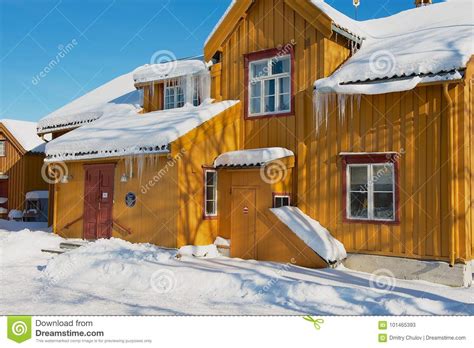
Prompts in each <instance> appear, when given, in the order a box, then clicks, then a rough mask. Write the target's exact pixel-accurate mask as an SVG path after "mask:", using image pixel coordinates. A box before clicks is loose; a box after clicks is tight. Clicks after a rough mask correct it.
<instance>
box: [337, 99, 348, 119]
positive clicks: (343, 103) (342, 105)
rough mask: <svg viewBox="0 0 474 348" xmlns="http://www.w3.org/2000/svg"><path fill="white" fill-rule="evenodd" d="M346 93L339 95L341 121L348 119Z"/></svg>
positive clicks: (338, 103) (338, 104)
mask: <svg viewBox="0 0 474 348" xmlns="http://www.w3.org/2000/svg"><path fill="white" fill-rule="evenodd" d="M346 99H347V95H346V94H338V95H337V107H338V111H339V122H341V123H344V121H345V120H346Z"/></svg>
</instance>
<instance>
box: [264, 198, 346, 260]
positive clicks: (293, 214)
mask: <svg viewBox="0 0 474 348" xmlns="http://www.w3.org/2000/svg"><path fill="white" fill-rule="evenodd" d="M270 211H271V212H272V213H273V214H275V216H276V217H277V218H278V219H279V220H280V221H281V222H283V223H284V224H285V225H286V226H288V228H289V229H290V230H291V231H293V233H294V234H296V235H297V236H298V237H299V238H300V239H301V240H302V241H303V242H304V243H305V244H306V245H308V246H309V247H310V248H311V249H312V250H313V251H314V252H315V253H316V254H318V255H319V256H320V257H321V258H322V259H323V260H325V261H326V262H327V263H328V264H330V265H332V264H335V263H338V262H339V261H341V260H343V259H345V258H346V257H347V253H346V249H345V248H344V245H343V244H342V243H341V242H339V241H338V240H337V239H336V238H334V237H333V236H331V233H329V231H328V230H327V229H326V228H324V227H323V226H321V224H320V223H319V222H318V221H316V220H313V219H312V218H310V217H309V216H308V215H306V214H305V213H303V212H302V211H301V210H300V209H299V208H297V207H281V208H272V209H270Z"/></svg>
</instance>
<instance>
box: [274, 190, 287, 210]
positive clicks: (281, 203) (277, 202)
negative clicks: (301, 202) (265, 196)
mask: <svg viewBox="0 0 474 348" xmlns="http://www.w3.org/2000/svg"><path fill="white" fill-rule="evenodd" d="M290 203H291V198H290V195H289V194H286V193H274V194H273V208H281V207H287V206H289V205H290Z"/></svg>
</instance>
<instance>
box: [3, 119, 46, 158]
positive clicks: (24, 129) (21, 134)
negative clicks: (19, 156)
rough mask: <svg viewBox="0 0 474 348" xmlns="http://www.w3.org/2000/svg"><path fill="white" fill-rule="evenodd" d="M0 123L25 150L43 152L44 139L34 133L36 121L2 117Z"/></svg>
mask: <svg viewBox="0 0 474 348" xmlns="http://www.w3.org/2000/svg"><path fill="white" fill-rule="evenodd" d="M0 123H1V124H3V126H4V127H5V128H6V129H7V130H8V132H10V134H11V135H12V136H13V137H14V138H15V140H16V141H17V142H18V144H20V145H21V147H22V148H23V150H25V152H32V153H44V148H45V141H44V140H43V139H41V138H40V137H39V136H38V135H37V134H36V122H27V121H19V120H10V119H2V120H0Z"/></svg>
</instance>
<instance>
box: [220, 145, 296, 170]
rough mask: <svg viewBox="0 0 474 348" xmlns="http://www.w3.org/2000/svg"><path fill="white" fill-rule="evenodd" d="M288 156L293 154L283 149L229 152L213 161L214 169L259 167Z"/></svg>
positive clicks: (271, 148) (267, 148)
mask: <svg viewBox="0 0 474 348" xmlns="http://www.w3.org/2000/svg"><path fill="white" fill-rule="evenodd" d="M290 156H294V153H293V152H292V151H290V150H288V149H285V148H283V147H266V148H259V149H250V150H239V151H230V152H226V153H223V154H221V155H219V156H218V157H217V158H216V160H215V161H214V167H216V168H217V167H228V166H261V165H264V164H266V163H268V162H271V161H274V160H277V159H280V158H284V157H290Z"/></svg>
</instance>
